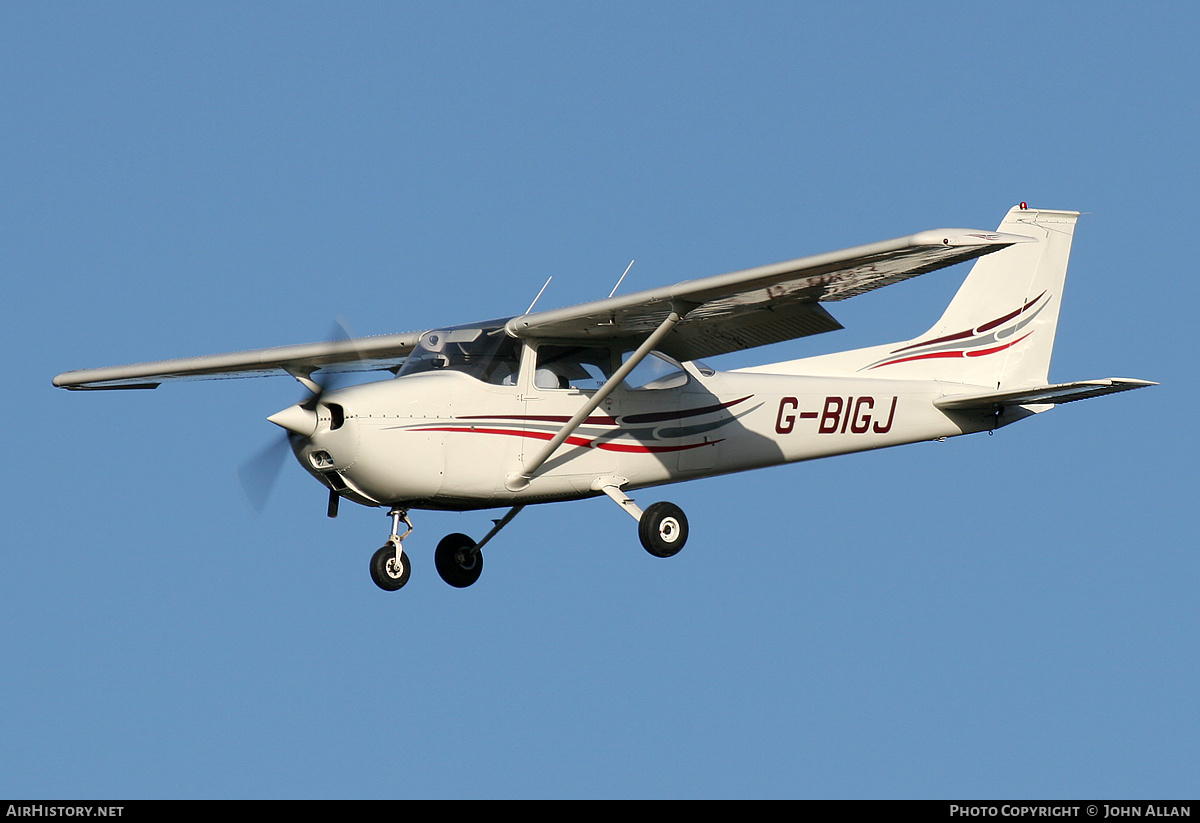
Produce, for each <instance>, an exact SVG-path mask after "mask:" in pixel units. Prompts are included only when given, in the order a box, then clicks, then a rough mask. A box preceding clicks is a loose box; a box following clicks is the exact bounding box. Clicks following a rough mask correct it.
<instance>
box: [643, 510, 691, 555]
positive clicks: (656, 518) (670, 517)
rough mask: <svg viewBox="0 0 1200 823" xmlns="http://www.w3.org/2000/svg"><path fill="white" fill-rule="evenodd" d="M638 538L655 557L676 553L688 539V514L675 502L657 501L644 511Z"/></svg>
mask: <svg viewBox="0 0 1200 823" xmlns="http://www.w3.org/2000/svg"><path fill="white" fill-rule="evenodd" d="M638 538H639V539H640V540H641V541H642V547H643V548H645V549H646V551H648V552H650V554H652V555H654V556H655V557H671V556H673V555H676V554H678V553H679V550H680V549H682V548H683V544H684V543H686V542H687V539H688V522H687V516H686V515H684V513H683V509H681V508H679V507H678V506H676V505H675V504H674V503H665V502H664V503H655V504H654V505H652V506H650V507H649V508H647V509H646V510H645V511H644V512H642V519H641V520H639V521H638Z"/></svg>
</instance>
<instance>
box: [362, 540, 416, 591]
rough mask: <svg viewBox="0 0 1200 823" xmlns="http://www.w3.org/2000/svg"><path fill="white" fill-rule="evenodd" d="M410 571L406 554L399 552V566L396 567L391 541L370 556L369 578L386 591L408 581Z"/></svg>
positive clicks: (394, 589) (393, 547) (394, 549)
mask: <svg viewBox="0 0 1200 823" xmlns="http://www.w3.org/2000/svg"><path fill="white" fill-rule="evenodd" d="M411 573H412V566H411V565H409V562H408V555H407V554H405V553H404V552H403V551H401V552H400V566H399V568H397V567H396V547H395V546H393V545H392V544H391V543H388V544H387V545H386V546H384V547H383V548H381V549H380V550H379V551H377V552H375V554H374V556H372V557H371V579H372V580H374V581H375V585H376V586H378V587H379V588H381V589H383V590H384V591H387V592H394V591H396V589H399V588H401V587H403V586H404V584H405V583H407V582H408V576H409V574H411Z"/></svg>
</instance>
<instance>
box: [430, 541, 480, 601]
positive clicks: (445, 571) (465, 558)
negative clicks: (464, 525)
mask: <svg viewBox="0 0 1200 823" xmlns="http://www.w3.org/2000/svg"><path fill="white" fill-rule="evenodd" d="M473 548H475V541H474V540H472V539H471V538H469V537H467V536H466V535H465V534H448V535H446V536H445V537H443V538H442V542H440V543H438V544H437V548H436V549H434V552H433V564H434V565H435V566H437V572H438V574H439V575H441V577H442V579H443V580H445V581H446V582H447V583H449V584H450V585H451V586H453V587H454V588H456V589H465V588H466V587H467V586H470V585H471V584H472V583H474V582H475V581H476V580H478V579H479V575H481V574H483V552H477V551H470V549H473Z"/></svg>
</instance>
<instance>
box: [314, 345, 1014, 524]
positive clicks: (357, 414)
mask: <svg viewBox="0 0 1200 823" xmlns="http://www.w3.org/2000/svg"><path fill="white" fill-rule="evenodd" d="M685 369H686V377H684V375H679V374H677V375H676V376H675V379H674V380H671V381H667V383H668V385H665V386H664V387H660V388H656V387H653V386H654V384H649V385H647V386H645V387H643V388H638V389H633V388H629V387H628V386H626V385H621V386H619V387H618V388H617V389H616V390H615V391H613V392H612V394H611V395H610V396H609V397H608V398H607V399H605V400H604V402H603V403H602V404H601V405H600V406H599V408H597V409H596V411H595V412H593V413H592V414H591V415H589V416H588V418H587V419H586V420H585V421H584V423H583V424H582V425H580V426H579V428H578V429H576V430H575V431H574V432H573V433H572V434H571V436H570V437H569V438H568V439H567V441H566V443H564V444H563V445H562V446H560V447H559V448H558V450H557V451H556V452H555V453H554V454H553V456H552V457H551V458H550V459H549V460H548V461H547V462H546V463H545V464H544V465H542V466H541V467H540V469H538V470H537V471H536V472H535V474H534V476H533V477H532V479H531V481H530V482H529V484H528V486H527V487H525V488H523V489H520V490H517V491H513V490H511V489H510V488H509V487H507V486H506V483H505V478H506V476H507V475H508V474H510V473H511V472H519V471H520V470H522V469H523V468H525V464H526V461H527V460H529V459H530V455H532V454H534V453H535V452H536V451H537V449H538V447H539V446H542V445H544V444H545V443H546V441H549V440H550V439H551V438H552V437H553V436H554V435H555V434H556V433H557V432H558V431H559V430H560V429H561V428H562V427H563V425H564V423H565V422H566V421H567V420H568V419H569V418H570V417H571V415H573V414H574V413H575V412H576V411H578V410H579V409H580V408H581V407H582V406H583V404H584V403H585V402H586V401H587V399H588V397H589V396H590V394H591V392H590V391H586V390H581V389H569V388H554V389H543V388H538V387H537V385H535V381H534V380H533V379H532V376H531V375H532V371H533V370H532V369H531V368H523V369H522V370H521V375H520V378H519V379H518V380H516V382H515V383H514V384H513V385H493V384H488V383H484V382H482V381H481V380H478V379H475V378H473V377H471V376H468V375H465V374H462V373H458V372H450V371H447V372H426V373H422V374H414V375H409V376H404V377H400V378H397V379H393V380H385V381H381V382H377V383H368V384H364V385H360V386H354V387H351V388H348V389H344V390H341V391H338V392H333V393H331V394H329V395H327V396H326V398H325V399H324V400H323V401H322V403H321V404H320V406H319V407H318V418H319V422H318V425H317V431H316V432H315V433H314V434H313V436H312V437H311V438H309V439H308V440H307V441H304V440H302V439H300V438H297V439H295V440H294V448H295V451H296V455H297V457H298V458H299V460H300V462H301V465H303V466H304V467H305V468H306V469H307V470H308V471H309V472H310V473H312V474H313V475H314V476H316V477H317V478H318V479H320V480H321V481H322V482H323V483H325V484H326V485H328V486H331V487H332V488H335V489H337V490H339V491H341V492H342V493H343V495H344V496H346V497H347V498H348V499H351V500H355V501H356V502H360V503H363V504H366V505H388V506H391V505H404V506H405V507H413V508H435V509H454V510H464V509H479V508H490V507H497V506H506V505H514V504H517V503H534V502H544V501H552V500H570V499H578V498H582V497H590V496H593V495H596V494H599V493H600V489H601V487H602V486H603V485H615V486H619V487H620V488H623V489H625V490H632V489H637V488H642V487H646V486H654V485H659V484H663V483H671V482H678V481H682V480H688V479H693V478H698V477H707V476H711V475H717V474H725V473H729V472H737V471H745V470H747V469H755V468H761V467H765V466H772V465H778V464H782V463H791V462H796V461H801V460H811V459H814V458H819V457H829V456H832V455H837V454H847V453H850V452H857V451H865V450H868V449H878V448H884V447H887V446H896V445H900V444H903V443H913V442H918V441H923V440H935V439H938V438H944V437H952V436H955V435H959V434H967V433H970V432H976V431H983V430H986V429H989V428H994V427H995V426H996V425H997V420H996V418H995V417H994V416H993V415H991V414H987V413H980V412H969V413H968V412H946V411H942V410H939V409H937V408H936V407H935V406H934V403H933V401H934V400H936V399H937V398H939V397H942V396H943V395H944V394H945V393H946V391H945V390H944V388H948V387H945V384H942V383H939V382H937V381H930V380H884V379H873V378H848V377H802V376H795V375H781V374H771V373H763V372H761V371H757V372H739V371H733V372H710V371H701V370H699V369H697V368H696V367H695V366H694V365H692V364H688V365H687V366H686V367H685ZM952 390H953V391H961V390H962V386H960V385H956V386H954V387H953V389H952ZM1014 419H1015V416H1012V415H1009V416H1006V419H1005V420H1004V422H1005V423H1009V422H1013V420H1014Z"/></svg>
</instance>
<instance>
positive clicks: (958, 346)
mask: <svg viewBox="0 0 1200 823" xmlns="http://www.w3.org/2000/svg"><path fill="white" fill-rule="evenodd" d="M1078 217H1079V213H1078V212H1072V211H1049V210H1045V209H1030V208H1027V207H1026V205H1025V204H1024V203H1022V204H1021V205H1019V206H1017V207H1015V208H1013V209H1012V210H1011V211H1010V212H1009V213H1008V215H1007V216H1006V217H1005V218H1004V221H1003V222H1002V223H1001V224H1000V227H999V229H997V230H996V231H994V232H991V231H976V230H967V229H937V230H934V231H925V232H920V233H918V234H914V235H910V236H908V237H900V238H897V239H895V240H886V241H883V242H880V243H872V244H869V245H865V246H857V247H855V248H850V249H845V250H843V251H836V252H831V253H828V254H819V255H816V256H813V257H803V258H800V259H797V260H789V261H787V262H784V263H776V264H774V265H769V266H760V267H758V268H753V269H746V270H744V271H738V272H733V273H730V274H723V275H717V276H714V277H706V278H702V279H699V280H689V281H686V282H683V283H678V284H676V285H673V286H666V287H663V288H657V289H649V290H646V291H641V292H637V293H634V294H628V295H624V296H619V297H614V296H609V297H608V298H607V299H604V300H597V301H594V302H591V303H584V304H582V305H578V306H573V307H570V308H565V309H557V310H553V311H539V312H532V311H530V312H528V313H526V314H524V315H521V316H520V317H510V318H503V319H498V320H491V321H487V322H480V323H471V324H467V325H463V326H454V327H451V328H443V329H434V330H429V331H422V332H411V333H407V334H390V335H381V336H376V337H366V338H358V339H351V340H339V341H331V342H325V343H312V344H305V345H297V346H284V347H281V348H273V349H260V350H255V351H246V352H237V353H233V354H218V355H209V356H206V357H197V358H190V359H180V360H166V361H160V362H155V363H143V364H137V365H130V366H116V367H111V368H101V369H90V370H86V371H73V372H67V373H65V374H60V375H59V376H58V377H56V378H54V384H55V385H56V386H61V387H63V388H67V389H77V390H78V389H152V388H156V387H157V386H158V385H159V384H160V383H163V382H165V381H168V380H189V379H206V378H223V377H252V376H262V375H269V374H290V375H291V376H292V377H294V378H295V379H296V380H298V381H300V383H302V384H303V385H304V386H305V387H306V388H308V389H309V390H310V391H311V392H312V395H311V397H309V398H308V399H307V400H306V401H305V402H302V403H299V404H297V405H294V406H291V407H289V408H286V409H284V410H282V411H280V412H278V413H276V414H274V415H272V416H271V417H269V418H267V419H268V420H270V421H271V422H272V423H275V424H276V425H278V426H280V427H282V428H283V429H284V430H285V431H286V436H287V439H288V442H289V443H290V446H291V449H292V451H293V452H294V453H295V456H296V458H297V459H298V460H299V462H300V465H301V466H303V467H304V468H305V470H307V471H308V472H309V473H310V474H311V475H312V476H313V477H315V478H316V479H317V480H318V481H319V482H321V483H322V484H323V485H324V486H326V487H327V488H328V489H329V510H328V513H329V516H331V517H333V516H336V513H337V504H338V501H339V500H340V499H342V498H345V499H347V500H350V501H353V502H355V503H359V504H361V505H364V506H376V507H378V506H382V507H386V508H387V509H388V510H389V513H390V517H391V536H390V537H389V538H388V541H387V543H386V544H385V545H384V546H383V548H381V549H379V550H378V551H377V552H376V553H375V555H374V557H372V559H371V564H370V567H371V577H372V579H373V580H374V581H375V583H376V584H377V585H379V586H380V587H381V588H383V589H386V590H390V591H392V590H396V589H399V588H400V587H402V586H403V585H404V584H405V583H406V582H407V581H408V578H409V571H410V566H409V561H408V558H407V556H406V555H405V553H404V550H403V546H402V542H401V541H402V540H404V539H405V538H406V537H407V536H408V535H409V534H410V533H411V532H412V523H411V521H410V520H409V517H408V513H409V512H410V511H411V510H413V509H442V510H453V511H464V510H470V509H488V508H499V507H508V512H507V513H506V514H505V515H504V516H503V517H501V518H500V519H498V520H496V521H494V522H495V526H494V528H492V530H491V531H490V532H488V534H487V535H485V536H484V538H483V539H482V540H479V541H475V540H473V539H471V538H470V537H467V536H466V535H462V534H451V535H449V536H447V537H446V538H444V539H443V540H442V541H441V542H440V543H439V544H438V546H437V548H436V550H435V552H434V561H435V565H436V567H437V570H438V573H439V574H440V575H441V577H442V578H443V579H444V580H445V581H446V582H447V583H449V584H450V585H452V586H457V587H460V588H461V587H465V586H469V585H471V584H472V583H474V582H475V581H476V580H477V579H478V578H479V575H480V572H481V571H482V569H483V554H482V549H483V547H484V545H486V544H487V543H488V542H489V541H490V540H491V539H492V538H493V537H495V535H496V533H497V532H499V531H500V529H502V528H503V527H504V526H505V525H507V524H508V523H509V522H510V521H511V520H512V519H513V517H515V516H516V515H517V513H518V512H520V511H521V509H522V508H523V507H525V506H526V505H528V504H530V503H547V502H551V501H559V500H577V499H581V498H585V497H591V496H596V495H601V494H603V495H607V496H608V497H610V498H612V500H613V501H614V502H615V503H616V504H617V505H618V506H620V507H621V508H622V509H624V510H625V511H626V512H627V513H628V514H630V515H632V516H633V518H634V519H635V520H636V521H637V523H638V536H639V537H640V539H641V542H642V545H643V546H644V547H645V549H646V550H647V551H648V552H650V553H651V554H652V555H655V556H656V557H670V556H671V555H674V554H675V553H676V552H678V551H679V550H680V549H682V548H683V545H684V543H685V542H686V541H687V538H688V522H687V518H686V517H685V516H684V513H683V512H682V511H681V510H680V509H679V508H678V507H677V506H675V505H673V504H671V503H666V502H660V503H654V504H653V505H650V506H648V507H646V508H645V509H644V510H643V509H641V508H639V507H638V506H637V505H636V504H635V503H634V501H633V500H632V499H630V497H629V492H632V491H635V490H638V489H643V488H646V487H649V486H657V485H662V484H665V483H675V482H679V481H682V480H689V479H691V478H697V477H708V476H712V475H717V474H725V473H729V472H738V471H745V470H747V469H756V468H761V467H764V466H773V465H778V464H781V463H791V462H796V461H800V460H811V459H813V458H817V457H829V456H831V455H836V454H847V453H850V452H857V451H864V450H866V449H878V448H883V447H885V446H897V445H900V444H903V443H913V442H916V441H921V440H940V439H943V438H946V437H953V436H956V435H960V434H970V433H972V432H980V431H989V430H993V429H996V428H999V427H1000V426H1006V425H1008V424H1010V423H1015V422H1016V421H1018V420H1021V419H1023V418H1025V417H1028V416H1030V415H1033V414H1037V413H1039V412H1042V411H1046V410H1048V409H1051V408H1053V407H1054V405H1056V404H1059V403H1069V402H1072V401H1075V400H1081V399H1084V398H1088V397H1098V396H1100V395H1104V394H1111V393H1113V392H1120V391H1125V390H1128V389H1136V388H1141V387H1143V386H1150V385H1154V384H1153V383H1150V382H1148V381H1145V380H1133V379H1127V378H1108V379H1103V380H1086V381H1078V382H1072V383H1059V384H1050V383H1048V382H1047V378H1048V371H1049V366H1050V355H1051V350H1052V348H1053V345H1054V331H1055V326H1056V325H1057V322H1058V312H1059V305H1060V301H1061V300H1062V292H1063V283H1064V281H1065V278H1066V272H1067V260H1068V257H1069V255H1070V251H1071V239H1072V235H1073V233H1074V228H1075V221H1076V219H1077V218H1078ZM967 260H976V262H975V264H974V266H973V267H972V269H971V271H970V274H969V275H968V276H967V278H966V280H965V281H964V282H963V284H962V286H961V287H960V289H959V290H958V292H957V294H956V295H955V297H954V299H953V300H952V301H951V303H950V305H949V307H947V309H946V310H945V313H944V314H943V315H942V317H941V319H940V320H939V321H938V322H937V323H936V324H935V325H934V326H933V328H931V329H930V330H929V331H927V332H925V333H924V334H921V335H919V336H917V337H915V338H913V339H911V340H905V341H901V342H898V343H889V344H886V345H881V346H872V347H869V348H865V349H857V350H854V351H845V352H840V353H836V354H826V355H820V356H816V357H808V358H804V359H802V360H790V361H787V362H783V363H771V364H769V365H763V366H756V367H753V368H744V369H736V370H733V371H728V372H718V371H714V370H713V369H711V368H709V367H707V366H706V365H704V364H703V363H702V362H701V358H705V357H712V356H715V355H719V354H724V353H727V352H732V351H738V350H742V349H749V348H753V347H755V346H761V345H765V344H767V343H776V342H779V341H783V340H790V339H793V338H798V337H805V336H807V335H813V334H820V333H822V332H827V331H832V330H835V329H839V328H842V326H841V325H840V324H839V323H838V322H837V321H836V320H835V319H834V318H833V316H832V315H831V314H830V313H829V312H828V311H826V309H825V308H824V306H823V305H822V304H823V303H828V302H834V301H838V300H844V299H846V298H848V297H853V296H855V295H858V294H862V293H863V292H866V291H870V290H872V289H877V288H880V287H882V286H887V285H890V284H892V283H897V282H899V281H901V280H906V279H908V278H910V277H915V276H916V275H919V274H924V273H925V272H930V271H934V270H935V269H940V268H944V267H946V266H950V265H953V264H955V263H961V262H963V261H967ZM531 310H532V307H531ZM376 369H378V370H386V371H389V372H392V373H393V375H389V377H388V378H387V379H384V380H381V381H378V382H371V383H365V384H361V385H356V386H350V387H347V388H343V389H340V390H332V389H328V388H327V386H326V384H325V383H324V382H323V381H324V380H325V379H326V375H328V374H329V373H331V372H338V371H364V370H376ZM401 523H403V524H404V525H405V527H406V530H405V531H404V533H403V534H401V533H400V524H401Z"/></svg>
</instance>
